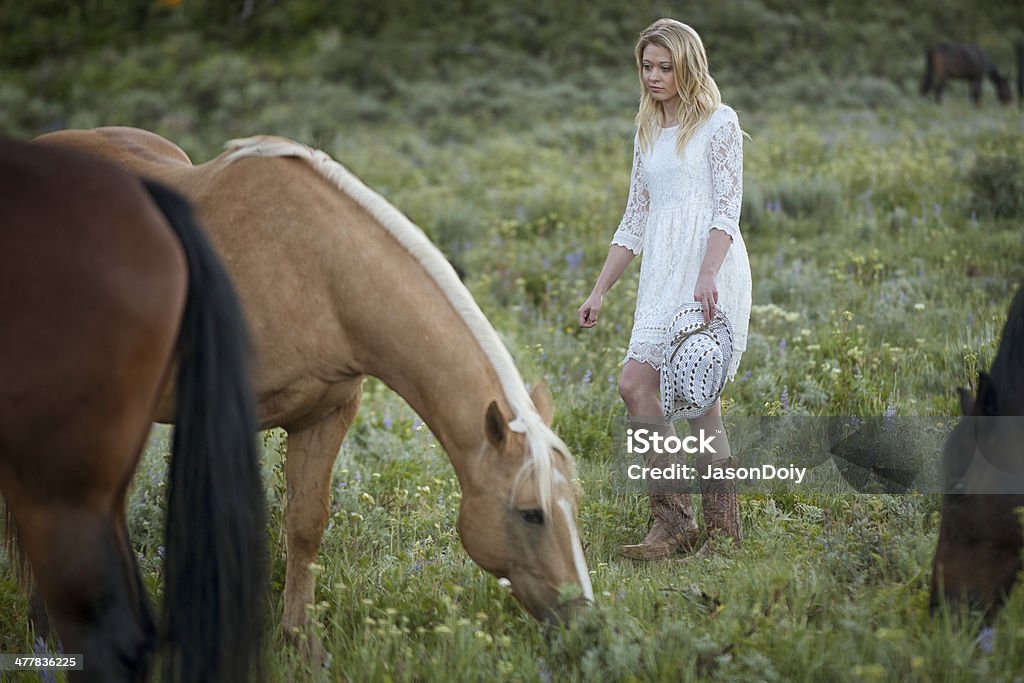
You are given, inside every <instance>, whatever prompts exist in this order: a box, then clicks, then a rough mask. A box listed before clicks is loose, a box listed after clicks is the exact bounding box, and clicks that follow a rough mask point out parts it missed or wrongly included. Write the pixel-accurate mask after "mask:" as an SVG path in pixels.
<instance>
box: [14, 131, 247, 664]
mask: <svg viewBox="0 0 1024 683" xmlns="http://www.w3.org/2000/svg"><path fill="white" fill-rule="evenodd" d="M0 188H2V189H0V215H2V216H3V219H2V222H0V254H3V256H4V264H3V267H2V268H0V311H2V312H3V324H2V327H0V330H2V331H0V494H2V498H0V507H6V514H5V515H3V516H4V517H5V522H6V524H5V527H6V532H7V548H8V555H9V559H10V560H11V564H12V566H13V567H15V568H17V569H20V570H21V573H22V578H26V577H25V574H26V572H27V571H30V572H31V576H32V578H33V579H34V581H35V582H36V584H37V585H38V586H39V588H40V589H41V591H42V594H43V597H44V598H45V600H46V604H47V606H48V607H49V611H50V616H51V618H52V620H53V622H54V625H55V626H56V629H57V633H58V635H59V636H60V638H61V641H62V644H63V648H64V651H65V652H67V653H73V654H78V655H81V656H82V662H81V664H82V667H83V668H82V669H81V670H78V671H72V672H70V673H71V677H72V680H79V681H104V682H106V681H140V680H144V679H145V678H147V677H148V674H149V672H150V669H151V668H152V660H153V655H154V653H155V651H156V649H157V644H158V638H157V626H156V625H155V623H154V616H153V611H152V608H151V606H150V601H149V598H148V596H147V592H146V587H145V585H144V584H143V581H142V578H141V576H140V573H139V568H138V565H137V563H136V559H135V553H134V551H133V549H132V546H131V543H130V540H129V538H128V527H127V524H126V520H125V496H126V492H127V490H128V485H129V482H130V481H131V478H132V475H133V473H134V471H135V468H136V465H137V463H138V460H139V456H140V453H141V451H142V447H143V444H144V443H145V440H146V437H147V434H148V432H149V429H150V425H151V423H152V418H153V413H154V410H155V408H156V406H157V403H158V401H160V399H161V397H162V396H165V395H174V394H173V392H174V391H175V387H172V386H169V385H176V396H177V425H178V426H177V429H176V430H175V433H174V445H173V450H174V453H173V457H172V459H171V462H170V473H169V476H168V502H167V527H166V537H165V547H166V550H165V567H164V578H165V582H166V583H165V589H164V594H163V604H164V617H163V623H162V625H161V627H160V636H161V642H160V646H161V648H162V653H163V665H164V675H163V677H162V679H163V680H167V681H189V682H192V681H214V680H216V681H220V680H254V679H256V678H259V668H260V667H259V657H260V645H261V642H262V637H261V636H262V633H263V626H262V625H263V616H264V614H265V612H266V609H265V604H264V600H263V598H264V595H265V587H264V577H265V574H266V572H265V561H266V557H265V552H264V546H265V535H266V527H265V522H264V509H263V487H262V482H261V480H260V473H259V460H258V450H257V445H256V442H255V438H254V433H255V431H256V426H257V425H256V421H255V416H254V408H253V405H252V397H251V392H250V389H249V384H248V382H249V380H248V367H247V364H248V359H247V354H246V350H245V349H246V346H245V325H244V323H243V317H242V313H241V310H240V309H239V306H238V302H237V301H236V299H235V296H234V292H233V289H232V285H231V283H230V281H229V279H228V277H227V275H226V273H225V271H224V269H223V267H222V266H221V265H220V262H219V261H218V259H217V258H216V256H215V254H214V252H213V250H212V248H211V247H210V246H209V244H208V243H207V241H206V239H205V237H204V236H203V234H202V232H201V230H200V228H199V226H198V225H197V223H196V222H195V221H194V219H193V218H192V213H191V209H190V207H189V206H188V204H186V203H185V201H184V200H183V199H182V198H181V197H180V196H179V195H177V194H176V193H174V192H171V191H170V190H167V189H166V188H163V187H162V186H159V185H156V184H151V183H143V182H142V181H140V180H139V179H138V178H137V177H136V176H134V175H131V174H129V173H127V172H125V171H123V170H120V169H118V168H116V167H114V166H112V165H109V164H108V163H106V162H101V161H99V160H97V159H94V158H92V157H90V156H86V155H84V154H82V153H79V152H74V151H69V150H61V149H57V148H50V147H47V146H44V145H27V144H25V143H19V142H13V141H4V140H0ZM26 564H27V566H26Z"/></svg>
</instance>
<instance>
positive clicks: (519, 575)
mask: <svg viewBox="0 0 1024 683" xmlns="http://www.w3.org/2000/svg"><path fill="white" fill-rule="evenodd" d="M39 141H40V142H44V143H47V144H59V145H65V146H69V147H77V148H80V149H83V150H88V151H90V152H92V153H95V154H99V155H102V156H104V157H107V158H109V159H111V160H113V161H115V162H116V163H119V164H122V165H124V166H126V167H127V168H129V169H131V170H133V171H135V172H138V173H140V174H142V175H145V176H148V177H153V178H156V179H158V180H161V181H163V182H166V183H167V184H169V185H171V186H172V187H175V188H177V189H179V190H181V191H182V192H183V193H184V194H185V195H187V196H188V197H190V198H191V199H192V200H193V202H194V203H195V204H196V206H197V207H198V210H199V214H200V218H201V219H202V221H203V223H204V225H206V227H207V229H208V232H209V235H210V239H211V240H212V241H213V243H214V245H215V246H216V248H217V250H218V252H219V253H220V255H221V256H222V257H223V259H224V261H225V263H226V264H227V266H228V269H229V270H230V271H231V274H232V276H233V278H234V281H235V284H236V286H237V288H238V291H239V296H240V298H241V300H242V305H243V308H244V309H245V312H246V314H247V316H248V319H249V322H250V325H251V327H252V329H253V337H254V341H255V347H256V355H257V366H256V369H255V370H254V388H255V392H256V396H257V403H258V410H259V415H260V424H261V426H262V427H263V428H269V427H274V426H280V427H283V428H284V429H285V430H286V431H287V432H288V451H287V457H286V461H285V475H286V479H287V495H288V503H287V510H286V527H287V543H288V559H287V568H286V577H285V595H284V617H283V621H282V625H283V627H284V629H285V632H286V633H289V632H292V631H293V629H295V628H297V627H303V626H305V625H306V624H307V623H308V617H307V615H306V610H305V605H307V604H308V603H311V602H312V601H313V588H314V584H313V575H312V574H311V573H310V568H309V565H310V563H311V562H313V561H314V559H315V558H316V555H317V552H318V550H319V547H320V540H321V537H322V535H323V532H324V527H325V525H326V523H327V518H328V513H329V503H330V500H329V498H330V482H331V469H332V466H333V464H334V460H335V458H336V457H337V454H338V450H339V447H340V445H341V442H342V440H343V438H344V437H345V433H346V431H347V430H348V428H349V425H350V424H351V423H352V419H353V418H354V416H355V414H356V410H357V409H358V407H359V400H360V396H361V392H362V384H363V378H364V377H365V376H367V375H371V376H374V377H378V378H380V379H381V380H382V381H384V382H385V383H386V384H387V385H388V386H389V387H391V388H392V389H394V390H395V391H396V392H398V394H400V395H401V396H402V397H403V398H404V399H405V400H406V401H407V402H408V403H409V405H410V406H412V408H413V409H414V410H415V411H416V412H417V413H418V414H419V415H420V416H421V417H422V418H423V421H424V422H425V423H426V424H427V425H428V426H429V427H430V429H431V430H432V431H433V433H434V435H435V436H436V437H437V439H438V440H439V441H440V442H441V444H442V446H443V447H444V448H445V450H446V451H447V453H448V457H449V458H450V460H451V463H452V465H453V467H454V468H455V473H456V475H457V476H458V479H459V484H460V486H461V489H462V502H461V506H460V510H459V520H458V527H459V534H460V536H461V539H462V544H463V546H464V547H465V548H466V550H467V552H468V553H469V555H470V556H471V557H472V558H473V560H475V561H476V562H477V563H478V564H479V565H480V566H481V567H483V568H484V569H485V570H487V571H488V572H490V573H492V574H494V575H496V576H499V577H503V578H507V579H508V580H509V581H510V582H511V588H512V592H513V594H514V595H515V597H516V598H517V599H518V600H519V601H520V602H521V603H522V604H523V606H524V607H525V608H526V609H527V611H529V613H530V614H532V615H533V616H534V617H536V618H538V619H542V620H545V621H547V620H552V619H555V618H563V617H567V616H569V615H571V613H572V612H574V611H575V609H576V608H577V607H578V604H579V603H580V602H584V601H590V600H591V599H592V590H591V585H590V579H589V573H588V571H587V566H586V563H585V561H584V557H583V548H582V545H581V543H580V537H579V533H578V532H577V529H576V498H575V490H574V487H573V484H572V475H573V464H572V459H571V456H570V454H569V452H568V449H567V448H566V446H565V445H564V444H563V443H562V441H561V439H559V438H558V437H557V436H556V435H555V434H554V432H553V431H552V430H551V429H550V427H549V424H550V420H551V400H550V394H548V392H547V388H546V386H545V385H543V384H541V385H539V386H538V387H537V388H536V389H535V390H534V396H530V395H529V394H527V392H526V389H525V387H524V384H523V380H522V379H521V377H520V376H519V372H518V371H517V370H516V368H515V366H514V364H513V362H512V358H511V356H510V355H509V353H508V351H507V350H506V349H505V347H504V346H503V345H502V343H501V340H500V339H499V338H498V336H497V334H496V333H495V331H494V329H493V328H492V327H491V325H490V324H489V323H488V321H487V320H486V318H485V317H484V315H483V314H482V313H481V311H480V309H479V307H478V306H477V304H476V302H475V301H474V300H473V298H472V297H471V296H470V294H469V292H468V290H467V289H466V288H465V286H464V285H463V284H462V282H461V281H460V280H459V278H458V277H457V276H456V274H455V272H454V271H453V270H452V267H451V266H450V265H449V264H448V262H447V261H446V260H445V258H444V256H443V255H442V254H441V253H440V252H439V251H438V250H437V249H436V248H435V247H434V246H433V244H431V243H430V241H429V240H428V239H427V238H426V236H425V235H424V234H423V233H422V231H421V230H420V229H419V228H417V227H416V226H414V225H413V224H412V223H411V222H410V221H409V220H408V219H407V218H406V217H405V216H404V215H403V214H402V213H401V212H400V211H398V210H397V209H396V208H395V207H393V206H392V205H391V204H389V203H388V202H387V201H385V200H384V199H383V198H382V197H381V196H380V195H378V194H377V193H375V192H374V191H372V190H371V189H370V188H368V187H367V186H366V185H364V184H363V183H362V182H360V181H359V179H358V178H356V177H355V176H354V175H352V174H351V173H350V172H349V171H348V170H346V169H345V168H344V167H343V166H342V165H341V164H339V163H338V162H336V161H334V160H332V159H331V158H330V157H328V156H327V155H326V154H325V153H323V152H320V151H314V150H312V149H310V148H308V147H305V146H303V145H299V144H297V143H295V142H292V141H290V140H285V139H283V138H272V137H257V138H250V139H246V140H237V141H234V142H232V143H230V150H229V151H228V152H225V153H224V154H222V155H221V156H219V157H217V158H215V159H213V160H211V161H209V162H207V163H204V164H201V165H199V166H193V165H192V164H191V162H190V161H189V158H188V157H187V156H186V155H185V153H184V152H183V151H182V150H181V149H180V148H179V147H177V146H176V145H174V144H173V143H171V142H169V141H168V140H165V139H163V138H161V137H159V136H157V135H155V134H153V133H149V132H146V131H143V130H138V129H132V128H101V129H96V130H86V131H74V130H72V131H63V132H58V133H52V134H49V135H46V136H43V137H42V138H39ZM168 408H169V406H165V409H164V410H163V411H161V417H162V418H163V419H170V418H171V417H172V415H171V412H170V410H168ZM542 416H543V417H542ZM563 586H575V587H576V588H577V589H578V590H579V591H581V593H582V595H581V598H582V600H579V599H577V600H575V601H572V602H570V603H566V602H563V598H562V597H560V595H559V593H560V588H561V587H563Z"/></svg>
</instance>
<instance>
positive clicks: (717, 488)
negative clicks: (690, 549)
mask: <svg viewBox="0 0 1024 683" xmlns="http://www.w3.org/2000/svg"><path fill="white" fill-rule="evenodd" d="M738 465H739V460H737V459H736V458H734V457H732V456H729V457H728V458H722V459H720V460H715V461H711V459H710V458H704V457H701V458H698V460H697V468H698V476H699V477H700V494H701V502H702V504H703V507H704V526H705V527H706V528H707V532H708V540H711V539H713V538H716V537H717V538H731V539H732V541H733V543H734V544H735V545H736V547H737V548H739V547H741V546H742V545H743V530H742V529H741V528H740V506H739V498H738V496H737V486H736V480H735V479H704V475H705V474H707V473H708V469H709V468H710V469H712V470H717V469H723V468H725V467H737V466H738ZM707 548H708V545H707V543H705V544H704V546H703V547H701V549H700V550H699V551H698V554H704V553H705V552H708V550H707Z"/></svg>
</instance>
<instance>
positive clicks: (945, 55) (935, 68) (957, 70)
mask: <svg viewBox="0 0 1024 683" xmlns="http://www.w3.org/2000/svg"><path fill="white" fill-rule="evenodd" d="M986 77H988V78H990V79H992V83H993V84H995V86H996V95H997V96H998V97H999V101H1000V102H1002V103H1003V104H1006V103H1007V102H1009V101H1010V100H1011V99H1013V95H1012V94H1011V93H1010V81H1009V79H1007V78H1005V77H1003V76H1002V75H1001V74H1000V73H999V71H998V69H996V67H995V65H994V64H992V60H991V59H989V57H988V54H986V53H985V51H984V50H982V49H981V48H980V47H978V46H976V45H952V44H948V43H939V44H938V45H933V46H932V47H930V48H928V50H926V51H925V56H924V79H923V80H922V81H921V94H922V95H927V94H928V93H929V92H934V93H935V101H936V102H940V101H942V91H943V89H945V87H946V80H947V79H949V78H962V79H965V80H967V81H969V82H970V90H971V100H972V101H973V102H974V103H975V104H977V103H978V102H979V101H980V99H981V82H982V81H983V80H985V78H986Z"/></svg>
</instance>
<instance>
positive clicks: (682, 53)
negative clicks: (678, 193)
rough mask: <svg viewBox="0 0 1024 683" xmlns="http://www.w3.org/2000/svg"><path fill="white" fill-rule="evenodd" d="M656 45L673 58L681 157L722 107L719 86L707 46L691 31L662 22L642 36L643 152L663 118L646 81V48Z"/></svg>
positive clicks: (639, 123)
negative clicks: (705, 123) (644, 60)
mask: <svg viewBox="0 0 1024 683" xmlns="http://www.w3.org/2000/svg"><path fill="white" fill-rule="evenodd" d="M648 45H657V46H659V47H663V48H665V49H666V50H668V51H669V54H671V55H672V76H673V78H674V79H675V83H676V90H677V91H678V92H679V134H678V137H677V138H676V152H677V153H678V154H679V155H680V156H682V155H683V150H685V149H686V143H687V142H689V141H690V138H692V137H693V134H694V132H696V130H697V128H699V127H700V125H701V124H702V123H704V122H705V121H707V120H708V118H709V117H710V116H711V115H712V114H713V113H714V112H715V110H716V109H718V107H719V106H720V105H721V104H722V94H721V93H720V92H719V91H718V84H716V83H715V79H714V78H712V77H711V72H710V71H709V69H708V55H707V52H705V50H704V43H703V42H702V41H701V39H700V36H699V35H698V34H697V32H696V31H694V30H693V29H692V28H690V27H689V26H687V25H686V24H684V23H683V22H681V21H676V20H675V19H659V20H657V21H656V22H654V23H653V24H651V25H650V26H648V27H647V28H646V29H644V30H643V32H642V33H641V34H640V39H639V40H638V41H637V43H636V50H635V52H636V68H637V71H638V72H639V74H640V108H639V110H638V111H637V113H636V127H637V131H638V133H639V135H640V147H641V149H650V148H651V145H652V144H653V143H654V138H655V136H656V135H657V134H658V129H659V128H661V126H662V123H663V121H664V119H663V118H662V110H661V109H662V108H661V105H660V104H659V103H658V102H657V101H656V100H655V99H654V98H653V97H651V93H650V92H649V91H648V89H647V85H646V83H645V82H644V69H643V58H644V48H645V47H647V46H648Z"/></svg>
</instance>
